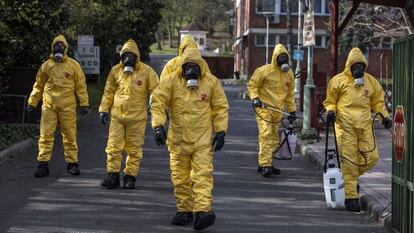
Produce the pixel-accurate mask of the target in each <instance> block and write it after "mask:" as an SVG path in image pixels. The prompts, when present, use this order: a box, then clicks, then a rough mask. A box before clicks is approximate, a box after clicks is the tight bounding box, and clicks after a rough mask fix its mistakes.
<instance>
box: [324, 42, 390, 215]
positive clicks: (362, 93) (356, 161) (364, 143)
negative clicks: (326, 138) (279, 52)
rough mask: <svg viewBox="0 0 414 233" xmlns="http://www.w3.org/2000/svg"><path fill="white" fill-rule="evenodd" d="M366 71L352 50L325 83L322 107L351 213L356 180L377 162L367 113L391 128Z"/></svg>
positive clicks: (362, 59)
mask: <svg viewBox="0 0 414 233" xmlns="http://www.w3.org/2000/svg"><path fill="white" fill-rule="evenodd" d="M367 67H368V63H367V61H366V59H365V57H364V55H363V54H362V52H361V50H360V49H359V48H353V49H352V50H351V52H350V53H349V55H348V59H347V61H346V64H345V70H344V71H343V72H342V73H340V74H338V75H336V76H335V77H333V78H332V79H331V80H330V81H329V84H328V89H327V91H326V100H325V101H324V103H323V105H324V107H325V109H326V112H327V120H329V121H333V122H335V130H336V139H337V142H338V150H339V154H340V155H341V168H342V174H343V178H344V183H345V206H346V209H347V210H349V211H355V212H359V211H360V205H359V199H358V189H359V185H358V177H360V176H361V175H362V174H364V173H365V172H366V171H368V170H370V169H372V168H373V167H374V166H375V164H376V163H377V161H378V150H377V148H376V145H374V138H373V132H372V127H371V124H372V118H371V112H374V113H381V114H382V115H383V116H384V118H381V120H382V123H383V125H384V127H385V128H391V126H392V122H391V120H390V118H389V116H388V112H387V110H386V109H385V105H384V91H383V89H382V87H381V85H380V84H379V83H378V81H377V80H376V79H375V78H374V77H373V76H371V75H370V74H368V73H366V72H365V71H366V69H367ZM373 148H375V149H373ZM361 152H362V153H361Z"/></svg>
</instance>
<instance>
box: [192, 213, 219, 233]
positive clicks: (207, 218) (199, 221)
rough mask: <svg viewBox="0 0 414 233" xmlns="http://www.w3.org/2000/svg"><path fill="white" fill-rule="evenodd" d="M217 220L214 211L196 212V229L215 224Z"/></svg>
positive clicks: (194, 226)
mask: <svg viewBox="0 0 414 233" xmlns="http://www.w3.org/2000/svg"><path fill="white" fill-rule="evenodd" d="M214 220H216V214H215V213H214V212H212V211H209V212H196V213H195V219H194V225H193V228H194V230H203V229H204V228H207V227H209V226H211V225H213V224H214Z"/></svg>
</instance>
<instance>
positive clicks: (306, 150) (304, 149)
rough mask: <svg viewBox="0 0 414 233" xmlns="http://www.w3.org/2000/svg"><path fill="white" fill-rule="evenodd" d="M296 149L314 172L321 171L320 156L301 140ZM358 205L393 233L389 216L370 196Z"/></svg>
mask: <svg viewBox="0 0 414 233" xmlns="http://www.w3.org/2000/svg"><path fill="white" fill-rule="evenodd" d="M298 148H299V153H300V154H301V155H303V156H304V157H305V158H306V159H308V160H309V161H310V162H311V163H312V164H314V165H315V170H319V171H322V170H323V165H324V163H325V161H324V160H323V159H322V158H321V157H320V156H318V154H317V152H315V151H314V150H313V149H312V148H311V147H310V146H308V145H307V144H305V143H304V142H303V141H301V140H298ZM360 203H361V208H362V210H364V211H366V214H367V215H368V216H370V217H372V218H373V219H375V220H376V221H378V223H379V224H380V225H381V226H383V227H384V228H385V230H386V231H387V232H390V233H391V232H394V231H393V230H392V218H391V214H389V215H387V216H384V213H382V211H383V210H384V208H385V206H384V205H382V204H381V203H379V202H378V201H377V200H375V198H373V197H372V196H370V195H362V196H361V197H360ZM385 213H386V212H385ZM381 215H382V216H381Z"/></svg>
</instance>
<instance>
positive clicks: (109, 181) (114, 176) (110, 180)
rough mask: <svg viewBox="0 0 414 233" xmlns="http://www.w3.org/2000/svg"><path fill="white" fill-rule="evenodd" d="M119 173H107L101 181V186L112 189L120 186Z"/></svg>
mask: <svg viewBox="0 0 414 233" xmlns="http://www.w3.org/2000/svg"><path fill="white" fill-rule="evenodd" d="M120 183H121V182H120V181H119V173H118V172H114V173H108V174H107V176H106V179H105V180H103V181H102V182H101V186H102V187H105V188H107V189H114V188H118V187H119V186H120Z"/></svg>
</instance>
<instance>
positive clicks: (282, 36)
mask: <svg viewBox="0 0 414 233" xmlns="http://www.w3.org/2000/svg"><path fill="white" fill-rule="evenodd" d="M286 42H287V38H286V35H279V41H278V43H281V44H283V45H286Z"/></svg>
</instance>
